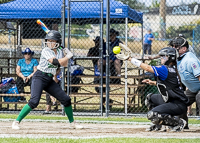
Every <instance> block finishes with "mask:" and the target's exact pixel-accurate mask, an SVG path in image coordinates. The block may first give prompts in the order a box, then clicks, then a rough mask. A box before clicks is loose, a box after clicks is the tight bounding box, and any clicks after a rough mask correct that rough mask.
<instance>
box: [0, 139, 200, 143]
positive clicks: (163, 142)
mask: <svg viewBox="0 0 200 143" xmlns="http://www.w3.org/2000/svg"><path fill="white" fill-rule="evenodd" d="M0 142H1V143H8V142H12V143H29V142H31V143H133V142H134V143H188V142H190V143H199V142H200V139H175V138H169V139H153V138H100V139H62V138H60V139H56V138H51V139H47V138H40V139H32V138H0Z"/></svg>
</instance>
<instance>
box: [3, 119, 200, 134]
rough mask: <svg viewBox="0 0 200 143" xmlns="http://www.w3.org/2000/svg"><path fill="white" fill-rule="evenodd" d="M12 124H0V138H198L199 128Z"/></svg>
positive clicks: (42, 123) (39, 123) (46, 123)
mask: <svg viewBox="0 0 200 143" xmlns="http://www.w3.org/2000/svg"><path fill="white" fill-rule="evenodd" d="M11 124H12V122H0V137H31V138H40V137H47V138H58V137H61V138H101V137H140V138H146V137H147V138H199V137H200V127H195V126H190V130H187V131H186V130H185V131H184V132H177V133H171V132H169V131H168V132H146V131H145V128H146V127H148V126H149V125H127V124H86V123H81V125H83V126H84V129H81V130H76V129H70V128H69V124H68V123H49V122H22V123H21V129H20V130H12V129H11Z"/></svg>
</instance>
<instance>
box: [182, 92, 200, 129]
mask: <svg viewBox="0 0 200 143" xmlns="http://www.w3.org/2000/svg"><path fill="white" fill-rule="evenodd" d="M185 95H186V96H187V97H188V98H189V101H190V102H189V106H190V105H192V104H193V103H194V102H195V101H196V104H197V107H198V109H200V91H198V92H191V91H190V90H189V89H187V90H186V91H185ZM197 107H196V108H197ZM179 117H180V118H183V119H184V120H186V122H187V125H186V127H188V116H187V111H186V112H185V113H183V114H182V115H180V116H179Z"/></svg>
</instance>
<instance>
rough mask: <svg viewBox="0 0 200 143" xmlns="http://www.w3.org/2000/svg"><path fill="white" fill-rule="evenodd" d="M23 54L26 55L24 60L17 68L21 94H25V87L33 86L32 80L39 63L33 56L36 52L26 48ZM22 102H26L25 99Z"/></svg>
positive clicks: (19, 62) (20, 61)
mask: <svg viewBox="0 0 200 143" xmlns="http://www.w3.org/2000/svg"><path fill="white" fill-rule="evenodd" d="M22 54H23V55H24V58H23V59H19V61H18V63H17V67H16V73H17V76H18V77H17V80H16V85H17V89H18V91H19V93H24V87H25V86H31V80H32V76H33V74H34V73H35V72H36V70H37V65H38V61H37V60H36V59H34V58H32V56H33V55H34V52H33V51H31V50H30V49H29V48H26V49H25V50H24V51H23V52H22ZM21 101H26V99H25V98H24V97H21Z"/></svg>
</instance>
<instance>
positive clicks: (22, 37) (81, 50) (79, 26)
mask: <svg viewBox="0 0 200 143" xmlns="http://www.w3.org/2000/svg"><path fill="white" fill-rule="evenodd" d="M0 2H1V1H0ZM122 2H123V3H122ZM144 2H146V1H144ZM162 2H163V1H162ZM63 3H64V1H62V0H58V1H53V0H49V1H47V0H37V1H35V0H15V1H11V2H9V3H0V39H1V41H0V50H1V54H0V58H1V59H0V62H1V66H0V77H1V81H2V83H3V80H2V79H4V78H8V77H11V78H13V79H14V80H12V82H11V84H9V86H7V87H5V88H2V87H1V98H0V110H1V112H5V113H10V112H19V111H20V110H21V109H22V107H23V106H24V105H25V104H27V102H28V101H29V99H30V85H27V86H26V85H24V84H23V83H22V84H21V86H22V87H23V88H24V90H21V91H18V92H20V95H18V94H14V93H17V92H16V91H15V89H16V88H15V85H16V81H17V78H18V75H17V72H16V67H17V65H18V62H19V59H23V58H24V56H25V55H24V54H22V52H24V51H25V49H26V48H27V47H29V48H30V50H31V51H34V55H33V57H32V58H34V59H36V60H37V61H38V62H39V58H40V54H41V50H42V43H43V42H44V38H45V35H46V33H45V32H44V31H43V30H42V28H41V26H40V25H38V24H37V23H36V21H37V20H38V19H40V20H41V21H42V22H44V23H45V24H46V26H47V27H48V28H49V29H51V30H53V29H54V30H58V31H59V32H60V33H62V37H63V39H62V40H63V42H64V40H65V47H69V48H70V50H71V51H72V52H73V53H74V57H73V58H72V60H71V61H70V63H69V67H68V68H65V70H64V71H63V73H64V74H65V76H66V77H65V78H63V81H64V82H62V88H63V89H64V90H65V92H66V93H69V95H70V97H71V99H72V104H73V109H74V113H75V114H77V115H97V116H103V113H106V116H107V115H133V114H134V115H135V114H138V115H141V114H145V113H146V112H147V108H146V106H145V105H144V99H145V96H146V95H147V94H148V93H150V92H153V93H157V89H156V88H155V87H154V86H147V85H146V84H143V83H141V81H142V79H144V78H152V79H153V77H152V75H151V74H149V73H147V72H145V71H143V70H141V69H140V68H137V67H135V66H133V65H132V64H131V63H130V62H126V61H124V62H121V61H118V60H116V59H114V57H115V55H114V57H112V56H113V55H112V48H113V47H114V46H116V45H115V43H114V42H113V43H112V42H110V40H111V39H112V38H113V37H112V36H113V35H112V34H114V35H116V38H117V39H118V40H119V41H121V42H122V43H123V44H125V45H127V46H128V47H130V48H131V50H132V51H133V53H134V54H135V55H134V56H135V58H138V59H141V60H143V62H145V63H148V64H151V65H159V60H158V61H152V60H150V59H148V58H147V57H148V56H149V55H148V54H149V53H148V51H144V46H143V45H144V42H143V41H144V39H143V38H144V36H145V34H146V33H147V31H148V29H151V30H152V34H153V35H154V37H155V40H154V41H153V42H152V49H151V56H155V55H156V54H157V53H158V51H159V50H160V49H161V48H163V47H167V46H168V45H167V44H168V42H169V41H170V39H172V38H173V37H175V36H178V34H184V35H185V36H186V39H187V40H188V41H189V44H190V45H191V46H190V47H192V49H194V51H195V53H196V55H197V57H199V48H198V47H199V40H198V37H199V36H198V31H199V26H198V24H199V22H198V21H195V19H198V18H199V14H200V13H199V4H198V3H195V4H192V3H191V4H190V3H188V4H178V3H176V2H173V3H170V4H168V5H167V9H164V8H163V7H162V6H161V5H159V6H156V5H155V2H154V1H153V2H152V3H151V4H150V5H148V4H147V3H145V4H142V3H141V2H138V3H137V4H135V5H133V4H134V3H131V1H123V0H122V1H121V2H119V1H114V0H110V3H109V4H110V7H109V9H107V7H106V6H108V1H106V0H104V1H101V0H91V1H87V0H86V1H85V2H84V1H80V0H75V1H74V0H73V1H66V2H65V5H66V6H63ZM165 3H166V1H165ZM165 6H166V4H165ZM102 7H103V8H102ZM63 8H67V9H66V10H65V12H66V15H65V16H64V17H65V18H64V17H63V15H64V12H63V10H62V9H63ZM133 8H134V9H133ZM108 10H110V12H109V13H107V12H108ZM138 11H140V12H138ZM69 14H70V15H69ZM108 14H109V16H108ZM64 21H65V22H67V23H66V26H65V24H64ZM108 21H109V22H108ZM63 24H64V25H63ZM64 29H65V30H66V31H65V30H64ZM64 31H65V32H64ZM64 35H65V37H64ZM114 37H115V36H114ZM119 41H118V42H119ZM98 42H99V43H100V47H98V46H97V47H96V48H97V49H95V44H98ZM108 47H109V48H110V49H109V50H108ZM108 51H110V52H109V53H108ZM99 53H100V54H99ZM147 53H148V54H147ZM106 58H107V61H106ZM110 58H111V61H110ZM112 58H113V59H112ZM108 59H109V60H108ZM108 61H110V62H108ZM68 69H69V70H68ZM106 71H107V72H106ZM64 74H63V75H64ZM102 75H103V76H102ZM120 75H121V76H120ZM69 77H70V78H69ZM106 77H107V78H106ZM108 77H109V78H108ZM7 80H8V79H7ZM108 80H109V81H108ZM24 86H25V87H24ZM106 86H107V88H106ZM108 86H109V88H108ZM12 87H13V89H12ZM19 88H20V87H19V85H18V86H17V89H18V90H19ZM9 89H10V90H11V91H12V92H11V91H10V93H9V92H8V90H9ZM106 89H107V91H108V92H107V91H106ZM106 96H107V98H108V97H109V100H107V101H106ZM46 104H47V101H46V93H45V92H43V93H42V99H41V100H40V104H39V106H38V107H37V108H36V109H34V111H33V113H44V111H45V110H47V111H48V110H49V109H50V107H51V110H52V112H46V113H53V114H57V113H58V114H62V107H61V106H60V103H59V102H55V103H54V99H51V100H50V103H48V104H49V105H46ZM106 104H107V106H106ZM108 104H109V106H108ZM106 109H107V110H106ZM193 109H195V107H194V108H193Z"/></svg>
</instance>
